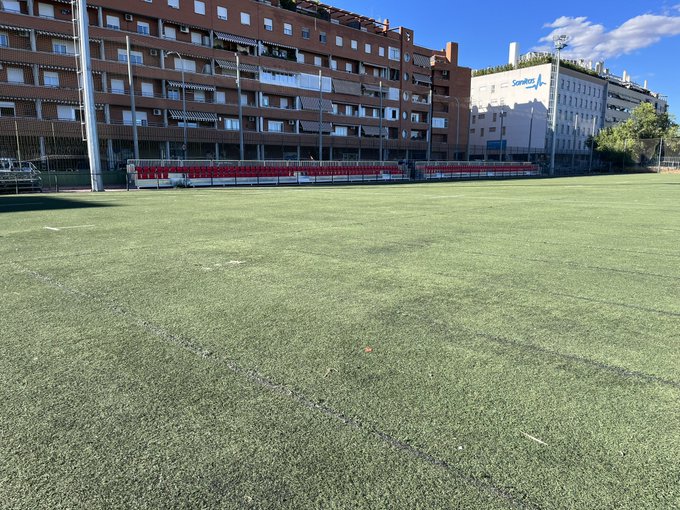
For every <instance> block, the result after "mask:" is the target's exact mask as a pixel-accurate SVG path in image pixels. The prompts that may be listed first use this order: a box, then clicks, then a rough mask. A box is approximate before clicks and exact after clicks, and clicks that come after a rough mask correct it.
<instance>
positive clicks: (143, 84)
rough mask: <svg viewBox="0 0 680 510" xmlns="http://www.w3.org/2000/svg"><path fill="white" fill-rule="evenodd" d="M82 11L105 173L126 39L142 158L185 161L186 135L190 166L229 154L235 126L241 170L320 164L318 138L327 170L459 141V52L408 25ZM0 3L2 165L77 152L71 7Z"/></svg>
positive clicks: (332, 16) (282, 7)
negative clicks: (338, 163)
mask: <svg viewBox="0 0 680 510" xmlns="http://www.w3.org/2000/svg"><path fill="white" fill-rule="evenodd" d="M87 6H88V8H87V14H88V17H89V32H90V45H89V46H90V52H91V58H92V68H93V76H92V78H93V81H94V87H95V103H96V109H97V121H98V131H99V137H100V145H101V153H102V158H103V159H104V160H105V161H107V164H108V167H110V168H113V167H115V166H116V165H120V163H121V162H123V161H125V160H126V159H127V158H129V157H131V156H132V139H133V133H132V118H133V114H132V108H131V97H130V88H129V86H128V69H127V68H128V66H127V60H128V53H127V49H126V36H127V37H129V39H130V43H131V51H130V61H131V63H132V64H133V65H132V68H133V83H134V85H133V88H134V95H135V105H136V108H135V117H136V123H137V125H138V129H137V132H138V137H139V150H140V156H141V157H144V158H173V157H179V156H181V155H182V153H183V149H184V147H183V140H184V138H183V137H184V131H185V128H186V131H187V139H188V144H187V151H188V157H190V158H215V159H218V158H221V159H235V158H237V157H238V154H239V130H242V131H243V137H244V141H245V149H246V151H245V155H246V159H284V158H287V159H292V158H301V159H309V158H314V159H316V158H318V157H319V150H318V147H319V138H320V137H319V135H320V134H321V145H322V157H323V159H379V158H380V154H379V147H380V145H381V144H382V146H383V157H384V159H402V158H411V159H424V158H425V157H427V155H428V154H431V156H432V157H433V158H439V159H456V158H457V157H461V156H462V154H463V153H464V151H465V147H466V146H467V142H468V140H467V125H468V114H469V110H468V108H467V98H468V97H469V95H470V69H469V68H463V67H459V66H458V47H457V45H456V44H455V43H447V45H446V48H445V49H444V50H437V51H435V50H432V49H428V48H424V47H422V46H418V45H417V44H416V43H415V37H414V33H413V31H412V30H410V29H407V28H403V27H398V28H395V29H392V28H390V26H389V22H388V21H385V22H384V23H382V22H378V21H376V20H374V19H371V18H368V17H365V16H361V15H359V14H355V13H351V12H348V11H344V10H342V9H337V8H334V7H332V6H329V5H324V4H318V3H315V2H311V1H306V0H301V1H297V2H295V3H293V2H289V1H284V0H281V1H279V0H272V1H271V2H269V1H267V2H258V1H254V0H229V1H227V0H115V1H114V0H90V1H89V2H88V4H87ZM0 8H2V11H1V12H2V25H0V66H1V69H0V83H2V87H1V88H0V128H1V130H2V131H1V132H2V134H0V137H2V141H0V151H2V153H3V154H2V155H3V156H9V157H12V156H16V155H17V152H18V153H19V154H18V155H19V156H20V157H21V158H23V159H37V158H44V157H46V156H48V155H51V154H63V153H69V152H73V153H74V154H75V153H77V152H78V151H80V152H82V151H83V150H84V144H83V143H82V142H81V133H82V126H81V122H80V118H81V108H80V104H81V100H80V90H79V89H80V79H79V77H78V69H77V64H76V58H75V57H74V54H75V45H74V40H73V23H72V17H73V9H72V5H71V2H69V1H64V0H40V1H38V0H0ZM236 54H238V56H239V60H240V77H241V94H240V97H239V95H238V89H237V85H236ZM183 100H184V101H183ZM239 102H240V104H241V107H242V113H243V125H240V124H239V120H238V106H239ZM184 103H185V104H186V107H183V104H184ZM381 117H382V119H381ZM381 125H382V132H381V130H380V127H381ZM381 137H382V141H381ZM15 139H16V141H15Z"/></svg>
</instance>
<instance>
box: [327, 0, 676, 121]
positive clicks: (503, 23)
mask: <svg viewBox="0 0 680 510" xmlns="http://www.w3.org/2000/svg"><path fill="white" fill-rule="evenodd" d="M323 3H328V4H330V5H334V6H336V7H339V8H342V9H346V10H348V11H352V12H356V13H358V14H363V15H365V16H369V17H372V18H375V19H381V20H382V19H385V18H388V19H389V20H390V26H391V27H397V26H404V27H407V28H411V29H413V30H414V32H415V42H416V44H419V45H422V46H426V47H428V48H434V49H443V48H444V46H445V45H446V42H447V41H455V42H457V43H458V44H459V65H461V66H466V67H471V68H473V69H480V68H484V67H489V66H495V65H500V64H506V63H507V60H508V45H509V44H510V43H511V42H513V41H516V42H518V43H519V46H520V53H526V52H529V51H532V50H536V51H545V50H548V49H550V48H551V47H552V36H553V35H554V34H566V35H568V36H569V37H570V43H569V46H568V47H567V49H566V50H564V55H565V57H566V58H585V59H586V60H593V61H594V62H595V61H599V60H604V62H605V67H606V68H609V69H610V71H611V73H612V74H614V75H617V76H622V75H623V71H624V70H625V71H627V72H628V74H630V75H631V79H632V80H633V81H634V82H637V83H640V84H642V83H644V81H645V80H647V81H648V86H649V89H650V90H652V91H654V92H659V93H661V94H663V95H666V96H668V102H669V110H670V112H671V114H673V115H674V116H675V120H676V122H680V0H669V1H665V0H570V1H569V2H555V1H551V0H543V1H537V0H505V1H502V0H487V1H485V2H479V1H463V2H458V1H455V0H448V1H447V0H425V1H421V2H413V1H408V2H407V1H405V0H372V1H371V2H370V3H369V2H366V1H365V0H336V1H324V2H323Z"/></svg>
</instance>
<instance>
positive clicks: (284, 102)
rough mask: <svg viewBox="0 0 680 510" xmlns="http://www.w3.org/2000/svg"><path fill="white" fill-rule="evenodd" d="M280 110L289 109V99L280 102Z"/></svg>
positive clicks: (282, 99)
mask: <svg viewBox="0 0 680 510" xmlns="http://www.w3.org/2000/svg"><path fill="white" fill-rule="evenodd" d="M279 108H281V109H282V110H287V109H288V98H287V97H282V98H281V99H280V100H279Z"/></svg>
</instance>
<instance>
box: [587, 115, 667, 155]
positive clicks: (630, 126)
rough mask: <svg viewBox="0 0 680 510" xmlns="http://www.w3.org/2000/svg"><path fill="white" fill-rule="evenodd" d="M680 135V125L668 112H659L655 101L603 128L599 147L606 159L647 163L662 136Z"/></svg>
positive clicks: (597, 143)
mask: <svg viewBox="0 0 680 510" xmlns="http://www.w3.org/2000/svg"><path fill="white" fill-rule="evenodd" d="M678 136H680V132H679V128H678V125H677V124H675V122H673V120H672V119H671V117H670V116H669V115H668V113H661V114H658V113H656V111H655V109H654V106H653V105H652V104H651V103H642V104H640V105H639V106H638V107H637V108H635V110H633V111H632V112H631V115H630V117H629V118H628V120H626V121H625V122H622V123H620V124H617V125H615V126H613V127H609V128H606V129H603V130H602V131H600V133H599V134H598V135H597V136H596V137H595V140H594V142H595V149H596V150H597V152H598V153H600V157H601V158H602V159H603V160H605V161H612V162H616V163H621V162H623V163H624V164H627V165H630V164H633V163H638V164H644V163H646V162H647V161H648V160H650V159H651V158H652V157H653V156H654V152H656V153H657V154H658V150H657V148H658V146H659V141H660V139H662V138H664V139H669V138H676V137H678Z"/></svg>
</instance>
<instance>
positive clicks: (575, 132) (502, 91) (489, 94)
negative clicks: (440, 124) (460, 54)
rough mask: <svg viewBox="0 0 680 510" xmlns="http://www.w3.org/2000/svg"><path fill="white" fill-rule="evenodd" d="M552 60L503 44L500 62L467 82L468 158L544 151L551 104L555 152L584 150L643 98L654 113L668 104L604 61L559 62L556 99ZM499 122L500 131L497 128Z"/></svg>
mask: <svg viewBox="0 0 680 510" xmlns="http://www.w3.org/2000/svg"><path fill="white" fill-rule="evenodd" d="M555 71H556V69H555V64H554V62H553V57H552V55H551V54H546V53H530V54H526V55H522V56H519V54H518V47H517V44H516V43H512V44H511V45H510V52H509V62H508V64H507V65H506V66H501V67H499V68H490V69H487V70H482V71H476V72H475V73H474V74H475V76H473V78H472V80H471V87H470V95H471V100H470V115H471V116H470V135H469V139H470V154H471V155H472V156H473V157H475V158H480V157H484V158H487V157H491V158H497V157H500V152H501V150H500V149H501V147H502V148H503V151H505V152H504V154H507V155H508V156H510V157H512V155H513V154H514V155H516V157H517V158H524V157H527V156H528V154H531V153H533V154H536V155H539V154H542V155H545V154H546V153H548V152H549V151H550V150H551V143H552V130H551V122H552V111H553V107H555V108H557V125H556V132H555V151H556V153H558V154H559V153H562V154H564V153H586V152H588V151H589V148H588V146H587V140H588V137H589V136H594V135H596V134H597V133H599V131H600V130H601V129H603V128H606V127H611V126H613V125H615V124H617V123H619V122H623V121H625V120H626V119H628V118H629V117H630V113H631V112H632V111H633V109H635V107H637V106H638V105H639V104H640V103H642V102H648V103H651V104H653V105H654V107H655V109H656V111H657V113H665V112H666V111H667V110H668V104H667V100H666V98H665V97H664V96H662V95H660V94H658V93H655V92H651V91H649V90H648V89H647V86H646V84H645V85H644V86H640V85H638V84H635V83H633V82H631V80H630V77H629V76H628V74H627V73H625V72H624V77H623V78H618V77H616V76H612V75H611V74H610V73H609V71H608V70H607V69H604V63H603V62H599V63H597V64H596V65H595V66H593V65H592V63H587V62H583V61H578V62H577V61H562V62H561V65H560V70H559V83H558V86H557V96H556V105H555V100H554V97H553V96H554V90H553V87H554V81H553V79H554V76H555ZM501 127H502V130H501Z"/></svg>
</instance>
